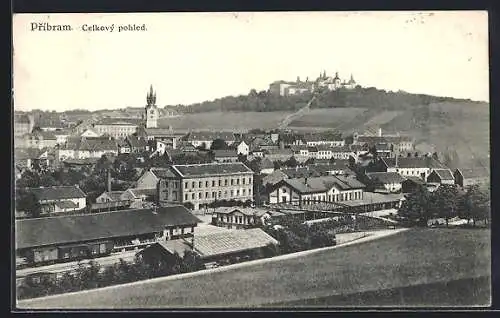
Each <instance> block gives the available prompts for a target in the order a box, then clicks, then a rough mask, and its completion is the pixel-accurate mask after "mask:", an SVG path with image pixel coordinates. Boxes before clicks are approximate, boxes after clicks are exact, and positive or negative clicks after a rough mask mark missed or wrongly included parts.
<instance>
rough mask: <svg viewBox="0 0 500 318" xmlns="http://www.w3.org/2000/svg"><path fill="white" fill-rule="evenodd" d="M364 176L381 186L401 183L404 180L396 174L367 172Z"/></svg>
mask: <svg viewBox="0 0 500 318" xmlns="http://www.w3.org/2000/svg"><path fill="white" fill-rule="evenodd" d="M366 176H367V177H368V178H370V179H371V180H373V181H378V182H381V183H383V184H390V183H401V182H403V181H404V180H405V178H403V177H402V176H401V175H400V174H399V173H397V172H369V173H366Z"/></svg>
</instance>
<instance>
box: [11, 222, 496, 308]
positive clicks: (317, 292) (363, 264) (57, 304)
mask: <svg viewBox="0 0 500 318" xmlns="http://www.w3.org/2000/svg"><path fill="white" fill-rule="evenodd" d="M490 245H491V244H490V231H489V230H477V229H476V230H465V229H412V230H409V231H404V232H400V233H397V234H394V235H392V236H388V237H385V238H380V239H378V240H373V241H369V242H365V243H360V244H357V245H351V246H345V247H339V248H337V249H333V250H321V251H317V252H315V253H313V254H308V255H303V256H297V257H294V258H287V259H280V260H276V261H274V262H264V263H258V264H255V265H252V266H246V267H238V268H231V269H228V270H226V271H220V272H213V273H210V274H206V275H203V276H194V277H186V278H179V279H175V280H166V279H165V280H155V281H151V282H143V283H140V284H136V285H125V286H117V287H114V288H107V289H101V290H94V291H89V292H86V293H84V294H81V293H76V294H70V295H61V296H56V297H50V298H45V299H43V298H42V299H34V300H30V301H23V302H20V303H19V306H20V307H21V308H54V309H55V308H73V309H76V308H187V307H205V308H216V307H219V308H220V307H227V306H228V304H229V306H231V307H239V308H241V307H246V308H250V307H251V308H255V307H263V306H273V307H276V306H278V305H276V304H295V305H297V306H300V305H301V304H303V305H311V301H310V300H311V299H318V300H319V305H321V304H325V303H327V305H329V306H356V305H360V302H359V297H358V298H356V297H354V298H349V297H347V298H346V299H345V300H343V301H339V302H338V303H336V302H335V301H334V300H335V299H336V298H335V297H336V296H339V295H353V294H359V293H364V292H372V291H386V292H385V293H384V292H382V293H381V294H380V296H381V297H384V299H385V300H384V301H383V304H384V305H397V306H416V305H418V306H432V305H436V303H435V301H434V300H433V299H430V298H429V297H425V295H422V294H425V293H427V289H425V288H420V289H418V286H424V285H427V286H430V285H428V284H438V285H439V283H441V285H440V287H439V288H437V290H440V291H443V293H444V295H442V296H441V298H439V300H440V301H442V304H443V305H446V306H464V305H466V304H467V302H465V303H464V299H468V300H471V301H472V302H473V303H474V304H475V305H487V304H488V303H489V302H490V298H489V297H487V296H489V295H488V294H489V293H485V290H486V289H485V288H487V286H484V285H485V284H486V283H488V281H489V279H486V280H482V281H481V280H479V281H476V283H475V285H468V286H469V288H467V289H466V290H463V293H466V294H467V295H474V294H476V296H474V297H475V298H473V297H472V296H471V297H469V296H467V295H465V296H464V295H463V294H462V296H461V297H455V296H453V295H452V294H453V291H451V290H450V288H455V287H453V286H454V285H453V284H454V283H451V284H450V285H448V286H447V287H446V282H456V281H459V280H467V279H475V278H480V277H489V276H490V275H491V268H490V248H491V247H490ZM478 282H479V283H478ZM462 285H463V284H462ZM462 285H460V286H462ZM411 286H413V287H414V290H415V288H417V289H416V291H413V292H412V293H413V295H414V296H412V297H409V296H408V297H406V298H405V297H401V293H398V292H390V291H391V290H392V291H394V290H398V289H399V290H402V288H404V287H411ZM387 291H389V292H387ZM447 293H448V294H449V295H450V296H449V297H448V298H447V296H446V295H447ZM403 295H405V294H404V293H403ZM406 295H408V292H406ZM370 297H371V302H372V303H376V302H377V295H376V294H375V296H373V295H372V296H370ZM405 299H407V300H408V301H406V300H405ZM415 299H417V300H415ZM306 300H309V301H306ZM301 301H303V302H302V303H301ZM321 301H323V302H321ZM361 305H363V303H361ZM282 306H286V305H282Z"/></svg>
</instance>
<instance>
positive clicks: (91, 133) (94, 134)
mask: <svg viewBox="0 0 500 318" xmlns="http://www.w3.org/2000/svg"><path fill="white" fill-rule="evenodd" d="M100 136H101V134H99V133H98V132H97V131H95V130H94V129H93V128H87V129H86V130H85V131H84V132H82V133H81V134H80V137H87V138H97V137H100Z"/></svg>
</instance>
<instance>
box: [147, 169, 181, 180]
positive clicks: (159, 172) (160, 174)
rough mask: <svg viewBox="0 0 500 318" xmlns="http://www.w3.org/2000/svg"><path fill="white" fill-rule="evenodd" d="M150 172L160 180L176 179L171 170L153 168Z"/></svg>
mask: <svg viewBox="0 0 500 318" xmlns="http://www.w3.org/2000/svg"><path fill="white" fill-rule="evenodd" d="M149 171H151V173H153V174H154V175H155V176H156V177H157V178H159V179H166V178H174V177H175V176H176V175H175V174H174V173H173V172H172V170H170V168H151V169H150V170H149Z"/></svg>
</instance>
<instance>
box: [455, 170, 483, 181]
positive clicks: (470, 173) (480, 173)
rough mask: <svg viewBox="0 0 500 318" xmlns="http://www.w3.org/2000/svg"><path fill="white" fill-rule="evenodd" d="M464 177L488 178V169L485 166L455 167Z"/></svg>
mask: <svg viewBox="0 0 500 318" xmlns="http://www.w3.org/2000/svg"><path fill="white" fill-rule="evenodd" d="M457 170H459V171H460V173H461V174H462V176H463V177H464V178H465V179H474V178H489V177H490V171H489V169H487V168H473V169H457Z"/></svg>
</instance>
